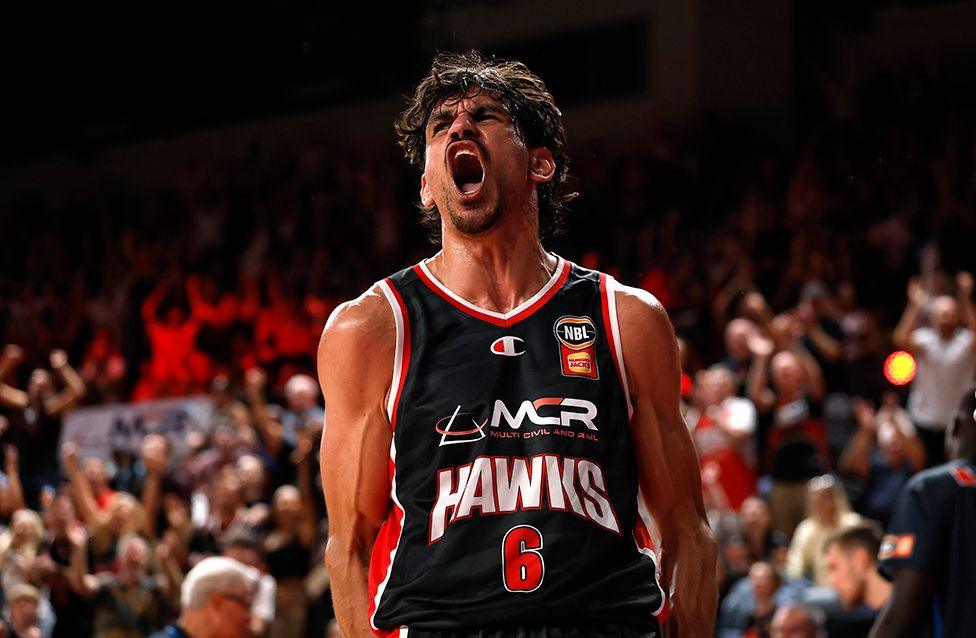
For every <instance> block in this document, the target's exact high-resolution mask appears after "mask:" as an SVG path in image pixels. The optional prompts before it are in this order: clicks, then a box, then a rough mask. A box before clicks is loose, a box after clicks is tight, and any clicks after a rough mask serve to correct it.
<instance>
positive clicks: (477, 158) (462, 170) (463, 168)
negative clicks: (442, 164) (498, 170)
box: [447, 142, 485, 199]
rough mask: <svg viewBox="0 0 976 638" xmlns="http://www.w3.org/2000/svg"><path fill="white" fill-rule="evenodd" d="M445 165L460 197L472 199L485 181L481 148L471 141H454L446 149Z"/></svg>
mask: <svg viewBox="0 0 976 638" xmlns="http://www.w3.org/2000/svg"><path fill="white" fill-rule="evenodd" d="M447 165H448V167H449V168H450V171H451V178H452V179H453V180H454V188H455V189H456V190H457V193H458V195H459V196H460V197H461V199H474V198H475V197H477V196H478V194H479V193H480V192H481V187H482V185H483V184H484V181H485V167H484V163H483V162H482V159H481V149H479V148H478V146H477V144H474V143H473V142H455V143H454V144H452V145H451V147H450V148H449V149H448V151H447Z"/></svg>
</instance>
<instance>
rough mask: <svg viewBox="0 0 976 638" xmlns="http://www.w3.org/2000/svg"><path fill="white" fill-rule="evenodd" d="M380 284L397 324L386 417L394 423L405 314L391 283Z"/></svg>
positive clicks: (380, 282) (401, 361)
mask: <svg viewBox="0 0 976 638" xmlns="http://www.w3.org/2000/svg"><path fill="white" fill-rule="evenodd" d="M378 283H379V286H380V290H382V291H383V296H384V297H386V301H387V303H389V304H390V308H391V309H392V310H393V321H394V323H396V352H395V353H394V355H393V379H392V380H391V381H390V396H389V398H388V399H387V400H386V416H387V418H389V419H390V423H392V422H393V409H394V408H395V407H396V405H395V404H396V394H397V386H398V385H399V383H400V373H401V372H402V370H403V337H404V330H403V313H402V312H401V311H400V304H399V303H398V302H397V300H396V297H395V296H393V290H391V289H390V284H389V282H388V281H386V280H385V279H384V280H382V281H379V282H378Z"/></svg>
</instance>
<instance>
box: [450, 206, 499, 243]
mask: <svg viewBox="0 0 976 638" xmlns="http://www.w3.org/2000/svg"><path fill="white" fill-rule="evenodd" d="M449 216H450V218H451V225H452V226H454V228H455V230H457V231H458V232H459V233H461V234H462V235H469V236H472V237H474V236H477V235H483V234H485V233H487V232H488V231H489V230H491V229H492V228H493V227H494V226H495V224H497V223H498V220H499V219H501V210H500V209H499V208H498V207H497V206H492V207H477V208H476V207H465V208H462V209H461V210H452V211H450V215H449Z"/></svg>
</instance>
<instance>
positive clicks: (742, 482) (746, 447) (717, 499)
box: [685, 366, 756, 512]
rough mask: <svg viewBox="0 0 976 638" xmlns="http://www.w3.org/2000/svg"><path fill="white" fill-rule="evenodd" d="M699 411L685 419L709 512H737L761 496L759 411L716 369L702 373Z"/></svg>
mask: <svg viewBox="0 0 976 638" xmlns="http://www.w3.org/2000/svg"><path fill="white" fill-rule="evenodd" d="M696 388H697V401H696V403H697V406H696V408H695V409H692V410H691V411H689V412H688V413H687V414H686V415H685V419H686V422H687V423H688V427H689V428H690V429H691V434H692V437H693V438H694V441H695V446H696V447H697V448H698V457H699V460H700V463H701V468H702V475H703V476H706V475H708V477H709V480H708V481H707V482H706V483H705V501H706V506H707V507H708V508H709V509H717V510H720V511H732V512H736V511H738V510H739V508H740V507H741V506H742V502H743V501H744V500H745V499H746V498H747V497H749V496H751V495H752V494H754V493H755V491H756V449H755V438H754V437H755V433H756V408H755V406H753V405H752V402H751V401H750V400H749V399H746V398H742V397H737V396H736V395H735V378H734V377H733V375H732V372H730V371H729V370H728V369H727V368H725V367H722V366H713V367H711V368H709V369H707V370H705V371H703V372H701V373H699V381H698V383H696Z"/></svg>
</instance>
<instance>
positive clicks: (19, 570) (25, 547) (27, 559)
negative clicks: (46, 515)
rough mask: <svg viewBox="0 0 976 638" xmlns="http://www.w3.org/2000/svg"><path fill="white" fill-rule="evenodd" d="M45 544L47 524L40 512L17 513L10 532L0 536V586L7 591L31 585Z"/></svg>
mask: <svg viewBox="0 0 976 638" xmlns="http://www.w3.org/2000/svg"><path fill="white" fill-rule="evenodd" d="M43 540H44V523H43V522H42V521H41V517H40V516H38V514H37V512H35V511H33V510H28V509H20V510H17V511H16V512H14V515H13V517H12V518H11V520H10V529H8V530H7V531H5V532H4V533H3V534H2V535H0V586H2V589H3V590H4V591H7V590H9V589H10V588H11V587H13V586H15V585H18V584H20V583H31V581H32V580H33V579H34V576H35V571H34V563H35V561H36V559H37V555H38V550H39V549H40V546H41V542H42V541H43ZM32 584H39V583H32Z"/></svg>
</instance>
